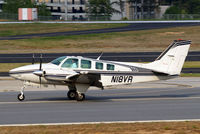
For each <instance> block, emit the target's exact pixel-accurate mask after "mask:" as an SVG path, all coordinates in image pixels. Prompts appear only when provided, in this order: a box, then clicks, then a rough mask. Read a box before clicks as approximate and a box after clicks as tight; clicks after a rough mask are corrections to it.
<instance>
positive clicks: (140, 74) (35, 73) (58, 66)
mask: <svg viewBox="0 0 200 134" xmlns="http://www.w3.org/2000/svg"><path fill="white" fill-rule="evenodd" d="M190 44H191V41H186V40H175V41H174V42H173V43H172V44H171V45H170V46H169V47H168V48H167V49H166V50H165V51H164V52H162V53H161V55H160V56H159V57H158V58H157V59H156V60H155V61H154V62H151V63H146V64H145V63H128V62H116V61H105V60H100V57H98V58H97V59H91V58H84V57H74V56H63V57H59V58H57V59H55V60H53V61H52V62H50V63H47V64H42V60H41V61H40V64H34V65H27V66H22V67H19V68H15V69H12V70H10V72H9V73H10V76H11V77H13V78H15V79H18V80H21V81H24V85H23V87H22V89H21V93H20V94H19V95H18V100H20V101H22V100H24V99H25V96H24V89H25V87H26V86H27V84H28V85H29V84H38V85H39V84H40V85H41V84H43V85H48V84H50V85H64V86H68V88H69V91H68V94H67V95H68V98H69V99H71V100H77V101H83V100H84V99H85V93H86V91H87V90H88V88H89V87H90V86H95V87H99V88H102V89H104V88H105V87H108V86H113V85H123V84H133V83H138V82H149V81H157V80H166V79H171V78H174V77H177V76H179V75H180V72H181V69H182V67H183V64H184V61H185V58H186V56H187V54H188V50H189V47H190Z"/></svg>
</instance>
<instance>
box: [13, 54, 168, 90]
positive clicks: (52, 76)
mask: <svg viewBox="0 0 200 134" xmlns="http://www.w3.org/2000/svg"><path fill="white" fill-rule="evenodd" d="M70 58H71V59H77V64H78V66H77V67H76V68H70V67H64V64H65V62H66V61H67V60H68V59H70ZM83 61H84V62H85V65H87V64H88V63H89V64H90V65H89V67H87V66H85V67H84V66H83V65H84V64H83V63H84V62H83ZM88 61H89V62H88ZM97 63H99V64H100V63H101V64H100V65H101V66H102V67H100V68H97ZM109 67H112V68H109ZM38 69H39V64H34V65H27V66H22V67H19V68H15V69H13V70H10V76H11V77H13V78H15V79H19V80H22V81H26V82H30V83H40V80H39V76H38V75H35V74H34V72H35V71H37V70H38ZM42 71H44V72H45V74H44V76H41V84H53V85H68V83H71V82H73V80H70V79H69V78H70V77H71V76H74V75H76V74H88V76H87V77H81V76H80V77H79V78H77V79H76V83H82V84H90V85H91V86H96V85H95V84H93V85H92V83H91V79H94V77H93V78H90V75H91V76H92V75H93V74H95V75H97V74H98V76H99V78H98V79H97V81H98V82H100V83H101V86H102V87H106V86H113V85H123V84H131V83H138V82H147V81H156V80H161V79H169V78H171V77H170V76H167V75H157V74H156V73H154V72H152V71H151V70H148V69H145V68H144V65H143V64H140V63H123V62H114V61H103V60H95V59H90V58H83V57H66V58H65V59H63V60H62V61H61V62H60V64H58V65H55V64H52V63H47V64H42ZM95 78H96V77H95Z"/></svg>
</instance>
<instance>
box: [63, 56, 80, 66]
mask: <svg viewBox="0 0 200 134" xmlns="http://www.w3.org/2000/svg"><path fill="white" fill-rule="evenodd" d="M61 67H65V68H78V59H75V58H69V59H67V60H66V61H65V62H64V63H63V64H62V66H61Z"/></svg>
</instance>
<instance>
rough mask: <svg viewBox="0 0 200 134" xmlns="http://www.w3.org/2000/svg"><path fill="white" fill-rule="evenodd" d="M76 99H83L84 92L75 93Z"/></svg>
mask: <svg viewBox="0 0 200 134" xmlns="http://www.w3.org/2000/svg"><path fill="white" fill-rule="evenodd" d="M76 100H77V101H83V100H85V94H79V93H76Z"/></svg>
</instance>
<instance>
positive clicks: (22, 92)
mask: <svg viewBox="0 0 200 134" xmlns="http://www.w3.org/2000/svg"><path fill="white" fill-rule="evenodd" d="M25 88H26V86H25V85H23V87H22V88H21V92H20V94H18V96H17V99H18V100H19V101H23V100H24V99H25V95H24V89H25Z"/></svg>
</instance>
